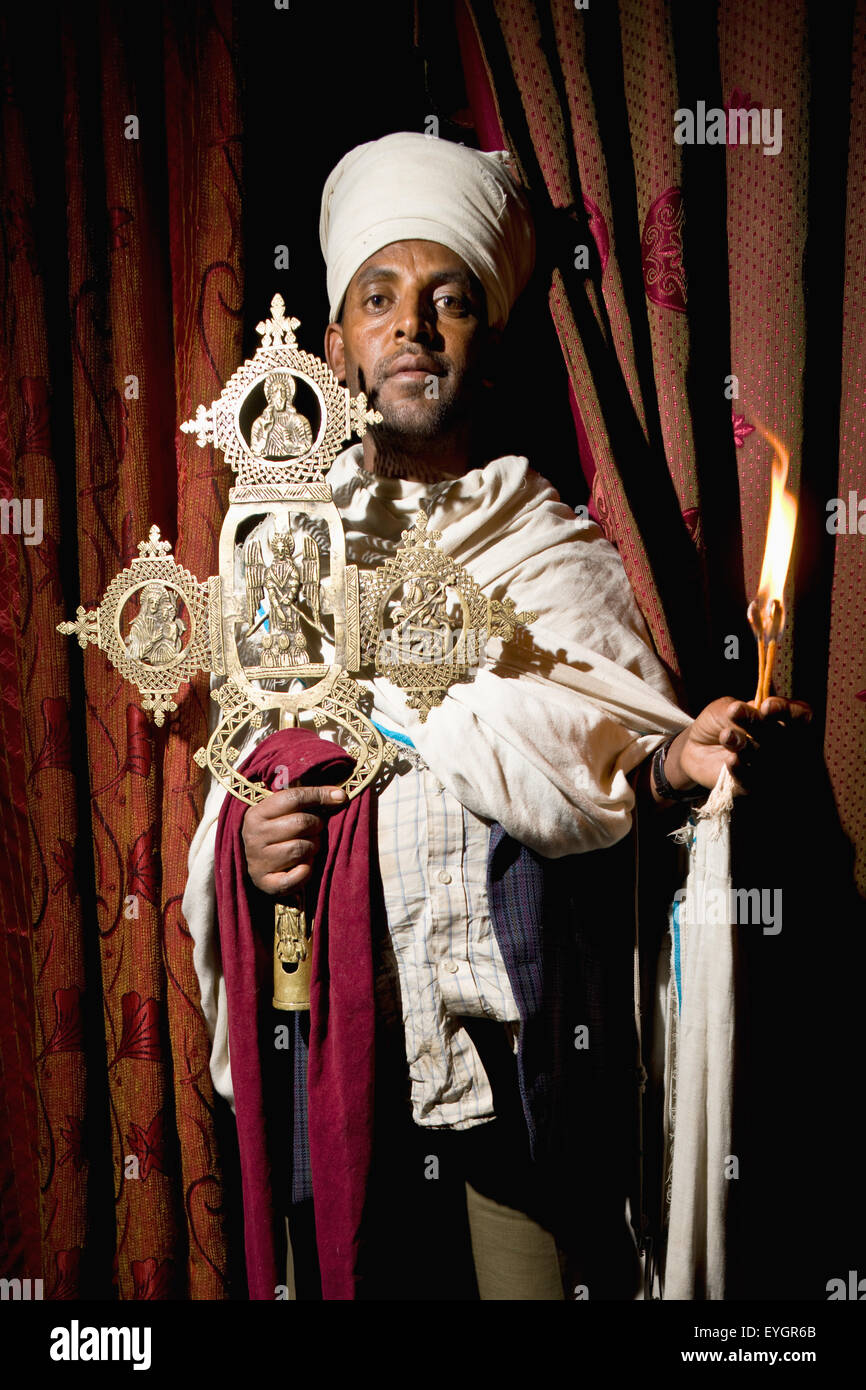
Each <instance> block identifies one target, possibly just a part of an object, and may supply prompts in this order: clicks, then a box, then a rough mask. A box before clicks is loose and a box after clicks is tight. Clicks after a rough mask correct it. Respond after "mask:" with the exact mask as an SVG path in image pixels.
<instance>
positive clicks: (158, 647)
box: [126, 583, 186, 666]
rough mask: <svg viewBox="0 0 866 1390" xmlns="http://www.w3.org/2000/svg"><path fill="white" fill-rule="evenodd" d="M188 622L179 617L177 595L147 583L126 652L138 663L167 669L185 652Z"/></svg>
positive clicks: (155, 584) (127, 640) (131, 628)
mask: <svg viewBox="0 0 866 1390" xmlns="http://www.w3.org/2000/svg"><path fill="white" fill-rule="evenodd" d="M184 632H186V623H185V622H184V621H183V619H182V618H179V617H178V615H177V595H176V594H174V593H172V591H171V590H170V589H168V588H167V587H166V586H165V585H164V584H157V583H153V584H145V586H144V588H143V589H142V591H141V605H140V608H139V611H138V615H137V617H135V618H133V620H132V622H131V623H130V626H129V635H128V637H127V639H126V650H127V651H128V652H129V655H130V656H131V657H133V658H134V660H136V661H144V662H146V663H147V664H148V665H149V666H166V665H168V663H169V662H171V661H174V659H175V657H176V656H178V655H179V654H180V652H181V650H182V638H183V634H184Z"/></svg>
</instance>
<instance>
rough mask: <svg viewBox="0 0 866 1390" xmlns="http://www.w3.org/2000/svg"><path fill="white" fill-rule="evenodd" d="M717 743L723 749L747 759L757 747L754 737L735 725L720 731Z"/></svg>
mask: <svg viewBox="0 0 866 1390" xmlns="http://www.w3.org/2000/svg"><path fill="white" fill-rule="evenodd" d="M719 743H720V744H721V745H722V747H723V748H727V749H730V750H731V751H732V752H734V753H740V754H742V755H743V757H745V758H747V759H748V757H749V756H750V755H751V754H752V753H753V752H754V751H755V749H756V748H757V747H758V744H757V740H756V739H755V738H754V736H753V735H752V734H750V733H749V732H748V730H747V729H741V728H739V727H738V726H737V725H736V724H731V725H729V727H728V728H727V729H723V730H722V732H721V733H720V734H719Z"/></svg>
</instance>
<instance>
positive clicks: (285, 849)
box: [256, 840, 319, 874]
mask: <svg viewBox="0 0 866 1390" xmlns="http://www.w3.org/2000/svg"><path fill="white" fill-rule="evenodd" d="M318 852H319V845H318V841H316V840H284V841H283V842H282V843H281V844H276V845H262V846H260V847H259V848H258V850H257V852H256V868H257V870H258V872H259V873H260V874H262V873H265V874H272V873H282V872H283V870H284V869H294V868H296V867H297V865H298V864H300V863H302V862H306V861H309V862H310V863H312V861H313V860H314V859H315V857H316V855H317V854H318Z"/></svg>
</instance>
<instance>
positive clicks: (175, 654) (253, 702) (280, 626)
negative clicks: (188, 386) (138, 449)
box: [58, 295, 534, 1010]
mask: <svg viewBox="0 0 866 1390" xmlns="http://www.w3.org/2000/svg"><path fill="white" fill-rule="evenodd" d="M270 308H271V312H270V317H269V318H268V319H266V320H264V321H263V322H261V323H259V324H258V325H257V329H256V331H257V332H258V333H259V335H260V337H261V344H260V346H259V348H258V349H257V351H256V353H255V354H254V356H253V357H252V358H250V359H248V360H247V361H246V362H244V363H243V365H242V366H241V367H240V368H239V369H238V370H237V371H236V372H235V374H234V376H233V377H232V378H231V379H230V380H229V381H228V382H227V383H226V385H225V387H224V388H223V391H222V392H221V394H220V396H219V397H218V399H217V400H215V401H213V402H212V403H211V404H210V406H207V407H206V406H204V405H200V406H199V407H198V410H197V412H196V415H195V418H194V419H192V420H187V421H185V422H184V423H183V424H182V425H181V429H182V430H183V431H184V432H186V433H190V434H195V436H196V440H197V443H198V444H199V446H200V447H202V448H204V447H205V446H206V445H208V444H213V445H214V446H215V447H216V448H217V449H220V450H221V451H222V452H223V454H224V455H225V457H226V459H227V460H228V462H229V463H230V465H231V467H232V470H233V472H234V473H235V474H236V475H237V477H236V482H235V485H234V487H232V488H231V489H230V491H229V506H228V510H227V512H226V515H225V520H224V522H223V526H222V531H221V533H220V543H219V574H218V575H212V576H211V577H210V578H208V579H206V580H199V579H196V577H195V576H194V575H192V574H190V573H189V571H188V570H185V569H182V568H181V567H180V566H179V565H178V564H177V562H176V561H175V559H174V557H173V556H172V555H171V545H170V544H169V542H168V541H165V540H162V539H161V538H160V533H159V529H158V528H157V527H156V526H152V527H151V529H150V535H149V537H148V539H147V540H145V541H142V542H141V543H140V544H139V546H138V550H139V555H138V558H137V559H135V560H133V561H132V562H131V563H130V565H129V566H128V567H127V568H126V569H124V570H122V571H121V573H120V574H118V575H116V576H115V578H114V579H113V580H112V581H111V583H110V584H109V585H108V588H107V589H106V591H105V593H104V595H103V597H102V601H101V602H100V604H99V605H98V607H97V608H95V609H93V610H90V611H85V610H84V609H83V608H81V607H79V608H78V610H77V612H76V618H75V621H74V622H64V623H59V624H58V630H59V631H60V632H63V633H65V634H68V635H74V636H76V637H77V638H78V641H79V643H80V644H81V646H82V647H86V646H87V644H88V643H89V642H93V643H95V644H96V645H97V646H98V647H100V648H101V650H102V651H104V652H105V654H106V656H107V657H108V659H109V661H111V663H112V665H113V666H115V668H116V669H117V670H118V671H120V673H121V675H122V676H124V677H125V678H126V679H127V680H130V681H132V682H133V683H134V684H135V685H136V686H137V687H138V689H139V691H140V692H141V694H142V696H143V699H142V702H141V703H142V708H143V709H145V710H147V711H149V712H150V713H151V714H152V715H153V717H154V719H155V721H156V723H157V724H162V723H163V722H164V720H165V716H166V714H171V713H172V712H173V711H174V710H176V708H177V704H176V700H175V698H174V697H175V696H176V695H177V693H178V690H179V687H180V686H181V685H182V684H183V683H184V682H187V681H189V680H191V679H192V677H193V676H194V675H195V674H196V673H197V672H200V671H208V672H210V673H211V674H212V675H213V676H215V677H219V678H221V679H220V681H219V683H218V684H216V683H215V688H214V689H213V690H212V698H213V699H214V700H216V701H217V703H218V704H219V706H220V711H221V715H220V719H219V722H218V724H217V726H216V728H215V729H214V732H213V733H212V734H211V736H210V739H209V741H208V743H207V745H206V747H203V748H200V749H199V750H198V751H197V752H196V753H195V755H194V756H195V760H196V762H197V763H198V764H199V766H200V767H207V768H209V769H210V771H211V773H212V774H213V776H214V777H215V778H216V779H217V780H218V781H219V782H220V783H221V784H222V785H223V786H224V787H225V788H226V789H227V791H229V792H230V793H231V794H232V796H236V797H238V798H239V799H240V800H241V801H245V802H247V803H248V804H250V805H252V804H254V803H255V802H257V801H260V800H261V799H262V798H263V797H265V796H270V795H271V794H272V793H271V792H270V791H269V790H268V789H267V788H266V787H264V786H262V785H261V783H258V782H252V781H250V780H248V779H247V778H246V777H244V775H243V773H241V772H240V771H238V769H237V768H236V766H235V764H236V762H237V760H238V756H239V753H240V748H241V746H242V744H243V741H244V737H249V733H250V732H251V731H252V730H253V729H257V728H261V726H262V723H263V718H264V715H265V713H266V712H267V711H277V712H278V720H279V726H280V727H281V728H293V727H297V726H299V725H300V724H306V723H312V724H313V726H314V727H315V728H316V729H318V730H320V731H321V730H325V729H327V732H328V733H329V735H330V736H331V737H332V738H333V739H334V740H335V741H336V742H337V743H338V744H339V745H340V747H341V748H342V749H343V750H344V751H346V752H347V753H349V754H350V756H351V757H352V758H353V760H354V768H353V770H352V772H351V773H350V775H349V777H348V779H347V781H346V782H345V784H344V786H345V790H346V791H347V793H348V795H349V796H350V797H351V796H356V795H358V793H359V792H361V791H362V790H363V789H364V788H365V787H368V786H370V784H371V783H372V782H373V781H374V779H375V778H376V777H377V775H378V774H379V772H380V770H381V768H382V765H383V762H385V761H390V760H392V759H394V758H395V757H396V756H397V755H398V751H399V750H398V749H397V748H396V747H395V746H394V745H393V744H392V743H390V741H388V740H387V739H383V738H382V736H381V734H380V733H379V730H378V729H377V728H376V726H375V724H374V723H373V722H372V721H371V720H370V718H369V717H368V714H367V713H366V712H365V711H367V710H368V709H369V695H368V692H366V691H365V690H364V688H363V686H362V685H360V684H359V683H358V681H357V680H355V679H354V677H355V676H361V677H362V678H363V676H364V675H367V676H373V675H380V676H382V675H383V676H386V677H387V678H388V679H389V680H391V681H393V682H394V683H395V684H396V685H398V686H399V687H400V689H401V690H402V691H403V692H404V694H405V696H406V699H407V702H408V704H409V705H410V706H411V707H412V708H414V709H416V710H417V711H418V713H419V717H420V718H421V720H422V721H423V720H425V719H426V717H427V715H428V713H429V711H430V710H431V709H432V708H434V707H435V706H436V705H439V704H441V702H442V700H443V698H444V696H445V694H446V692H447V691H448V689H449V688H450V687H451V686H452V685H453V684H454V683H455V682H456V681H464V680H468V679H471V677H472V673H473V670H474V669H475V667H477V665H478V663H479V659H480V653H481V652H482V651H483V648H484V645H485V643H486V641H487V639H488V638H489V637H494V636H495V637H503V638H505V639H509V638H511V637H512V636H513V634H514V631H515V627H516V626H517V625H518V624H521V623H526V622H531V621H532V619H533V617H534V614H531V613H515V611H514V603H513V602H512V601H511V600H510V599H504V600H502V601H500V600H496V599H488V598H486V597H485V595H484V594H483V593H482V592H481V590H480V589H479V587H478V585H477V584H476V583H475V581H474V580H473V579H472V577H471V575H470V574H468V572H467V571H466V570H465V569H464V568H463V567H462V566H460V565H458V564H457V563H456V562H455V561H454V560H452V559H451V558H450V557H449V556H448V555H446V554H444V553H443V552H442V551H441V550H439V549H438V547H437V541H438V540H439V539H440V537H439V533H438V532H435V531H430V530H428V528H427V517H426V516H425V514H424V513H423V512H419V513H418V515H417V516H416V518H415V520H414V524H413V526H412V527H411V528H410V529H408V530H407V531H404V532H403V536H402V543H401V545H400V546H399V547H398V548H397V550H396V551H395V553H394V554H393V555H392V556H391V557H390V558H389V559H388V560H386V561H385V562H384V563H383V564H382V565H380V566H378V567H377V568H375V569H372V570H365V571H362V572H359V570H358V566H357V565H351V564H348V563H347V561H346V543H345V536H344V532H343V526H342V522H341V519H340V513H339V511H338V510H337V507H336V505H335V504H334V500H333V496H332V493H331V488H330V486H329V484H328V481H327V476H326V475H327V470H328V469H329V468H330V466H331V464H332V463H333V462H334V459H335V458H336V457H337V455H338V453H339V452H340V450H341V448H342V447H343V446H344V444H345V443H346V441H347V440H348V439H350V438H351V437H352V435H355V436H357V437H358V438H362V437H363V436H364V434H365V433H366V430H367V427H368V425H376V424H378V423H380V422H381V420H382V416H381V415H380V414H379V413H378V412H377V411H375V410H371V409H370V408H369V407H368V403H367V399H366V397H365V395H364V394H363V392H359V393H358V394H357V395H355V396H353V395H352V394H351V392H350V391H349V389H348V388H347V387H345V386H341V385H340V384H339V382H338V381H337V379H336V377H335V376H334V374H333V373H332V372H331V370H330V368H329V367H328V366H327V364H326V363H325V362H323V361H322V360H321V358H318V357H315V356H313V355H312V354H310V353H308V352H302V351H301V350H300V349H299V348H298V345H297V340H296V338H295V329H297V328H298V327H299V326H300V323H299V320H298V319H296V318H289V317H287V315H286V310H285V303H284V301H283V299H282V296H281V295H275V296H274V298H273V299H272V301H271V306H270ZM243 731H246V732H245V733H243ZM242 733H243V737H242ZM313 925H314V924H313V923H308V922H307V915H306V911H305V906H304V900H303V896H302V895H301V894H296V895H293V896H292V898H291V899H290V900H288V901H286V902H283V903H278V904H277V906H276V909H275V930H274V1001H273V1002H274V1006H275V1007H276V1008H278V1009H290V1010H298V1009H308V1008H309V979H310V968H311V963H312V949H311V932H312V929H313Z"/></svg>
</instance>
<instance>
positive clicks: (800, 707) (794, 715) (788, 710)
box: [759, 695, 812, 724]
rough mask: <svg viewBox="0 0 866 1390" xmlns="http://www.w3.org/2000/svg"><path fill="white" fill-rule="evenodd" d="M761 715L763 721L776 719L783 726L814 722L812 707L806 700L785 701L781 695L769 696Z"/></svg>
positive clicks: (762, 706)
mask: <svg viewBox="0 0 866 1390" xmlns="http://www.w3.org/2000/svg"><path fill="white" fill-rule="evenodd" d="M759 713H760V715H761V718H762V719H775V720H777V721H778V722H779V723H783V724H794V723H802V724H809V723H811V721H812V707H811V705H808V704H807V703H806V701H805V700H784V699H782V697H781V695H770V696H768V698H767V699H766V700H764V701H763V703H762V705H761V708H760V711H759Z"/></svg>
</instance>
